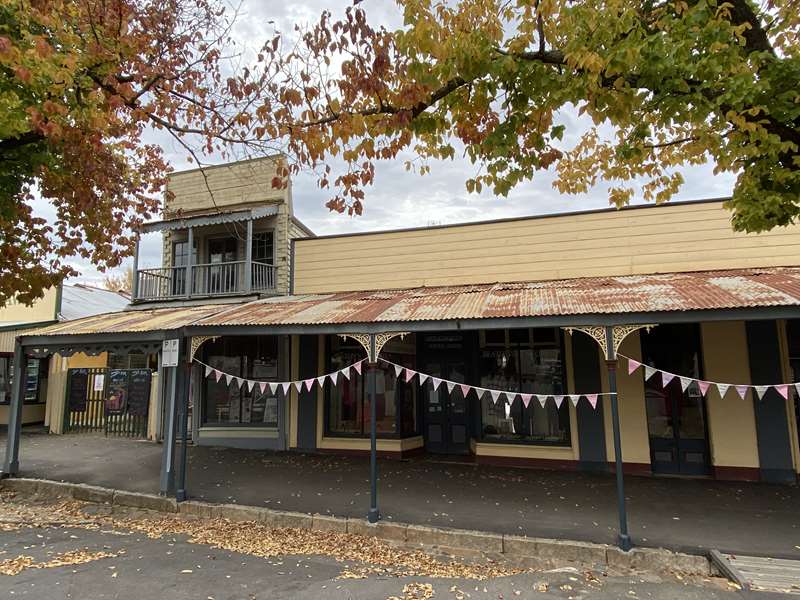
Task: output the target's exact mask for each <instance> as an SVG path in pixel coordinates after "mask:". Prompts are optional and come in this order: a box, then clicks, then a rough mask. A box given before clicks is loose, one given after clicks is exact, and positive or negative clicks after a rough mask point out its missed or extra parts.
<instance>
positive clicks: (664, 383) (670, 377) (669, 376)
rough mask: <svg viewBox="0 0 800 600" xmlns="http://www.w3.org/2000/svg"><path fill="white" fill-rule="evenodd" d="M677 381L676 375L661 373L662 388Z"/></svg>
mask: <svg viewBox="0 0 800 600" xmlns="http://www.w3.org/2000/svg"><path fill="white" fill-rule="evenodd" d="M673 379H675V374H674V373H667V372H666V371H661V386H662V387H667V385H668V384H669V382H670V381H672V380H673Z"/></svg>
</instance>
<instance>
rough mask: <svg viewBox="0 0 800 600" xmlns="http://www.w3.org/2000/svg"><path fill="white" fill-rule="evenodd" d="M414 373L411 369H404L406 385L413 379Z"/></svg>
mask: <svg viewBox="0 0 800 600" xmlns="http://www.w3.org/2000/svg"><path fill="white" fill-rule="evenodd" d="M416 374H417V372H416V371H412V370H411V369H408V368H407V369H406V383H408V382H409V381H411V380H412V379H414V375H416Z"/></svg>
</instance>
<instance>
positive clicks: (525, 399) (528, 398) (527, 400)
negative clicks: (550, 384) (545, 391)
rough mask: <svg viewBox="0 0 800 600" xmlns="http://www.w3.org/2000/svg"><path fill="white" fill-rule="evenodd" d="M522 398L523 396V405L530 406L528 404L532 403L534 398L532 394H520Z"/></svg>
mask: <svg viewBox="0 0 800 600" xmlns="http://www.w3.org/2000/svg"><path fill="white" fill-rule="evenodd" d="M519 396H520V398H522V406H524V407H525V408H528V405H529V404H530V403H531V398H533V395H532V394H520V395H519Z"/></svg>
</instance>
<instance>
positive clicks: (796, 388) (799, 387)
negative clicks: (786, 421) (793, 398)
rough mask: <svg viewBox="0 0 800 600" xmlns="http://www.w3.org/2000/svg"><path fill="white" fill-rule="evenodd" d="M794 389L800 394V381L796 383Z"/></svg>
mask: <svg viewBox="0 0 800 600" xmlns="http://www.w3.org/2000/svg"><path fill="white" fill-rule="evenodd" d="M794 389H795V391H796V392H797V395H798V396H800V383H795V384H794Z"/></svg>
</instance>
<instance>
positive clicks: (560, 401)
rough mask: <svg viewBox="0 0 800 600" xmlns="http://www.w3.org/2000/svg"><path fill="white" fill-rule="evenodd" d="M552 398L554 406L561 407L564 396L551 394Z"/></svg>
mask: <svg viewBox="0 0 800 600" xmlns="http://www.w3.org/2000/svg"><path fill="white" fill-rule="evenodd" d="M553 400H555V403H556V408H561V405H562V404H563V403H564V396H553Z"/></svg>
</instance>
